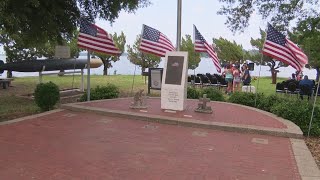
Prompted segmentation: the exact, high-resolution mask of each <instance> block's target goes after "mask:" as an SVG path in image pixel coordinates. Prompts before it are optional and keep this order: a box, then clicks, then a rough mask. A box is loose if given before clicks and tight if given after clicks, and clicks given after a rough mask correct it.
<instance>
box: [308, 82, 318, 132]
mask: <svg viewBox="0 0 320 180" xmlns="http://www.w3.org/2000/svg"><path fill="white" fill-rule="evenodd" d="M319 84H320V78H319V80H318V86H317V91H316V96H315V97H314V102H313V107H312V113H311V119H310V122H309V130H308V138H309V135H310V130H311V126H312V120H313V113H314V107H315V106H316V102H317V97H318V91H319Z"/></svg>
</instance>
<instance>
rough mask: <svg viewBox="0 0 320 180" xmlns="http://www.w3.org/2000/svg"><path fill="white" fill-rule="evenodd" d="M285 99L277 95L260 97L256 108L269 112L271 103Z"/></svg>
mask: <svg viewBox="0 0 320 180" xmlns="http://www.w3.org/2000/svg"><path fill="white" fill-rule="evenodd" d="M286 100H287V99H286V98H284V97H281V96H279V95H276V94H275V95H270V96H266V97H264V98H262V99H260V101H259V104H258V105H257V108H259V109H262V110H264V111H268V112H270V109H271V107H272V106H273V105H275V104H278V103H281V102H284V101H286Z"/></svg>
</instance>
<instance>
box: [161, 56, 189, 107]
mask: <svg viewBox="0 0 320 180" xmlns="http://www.w3.org/2000/svg"><path fill="white" fill-rule="evenodd" d="M187 73H188V52H168V53H167V54H166V58H165V62H164V70H163V76H162V85H161V109H168V110H175V111H183V110H184V109H185V106H186V102H185V101H186V99H187V77H188V74H187Z"/></svg>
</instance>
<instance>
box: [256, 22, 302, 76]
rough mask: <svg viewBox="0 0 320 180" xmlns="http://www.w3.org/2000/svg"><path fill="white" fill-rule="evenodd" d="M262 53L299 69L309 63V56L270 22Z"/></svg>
mask: <svg viewBox="0 0 320 180" xmlns="http://www.w3.org/2000/svg"><path fill="white" fill-rule="evenodd" d="M262 53H263V54H265V55H267V56H270V57H272V58H275V59H277V60H279V61H281V62H284V63H286V64H288V65H290V66H292V67H293V68H295V69H296V70H297V71H301V69H302V68H303V67H304V65H305V64H307V63H308V57H307V56H306V55H305V54H304V53H303V51H302V50H301V49H300V48H299V47H298V46H297V45H296V44H294V43H293V42H292V41H290V40H289V39H288V38H286V37H285V35H283V34H281V33H280V32H278V31H277V30H276V29H275V28H274V27H272V26H271V25H270V24H268V30H267V38H266V41H265V43H264V46H263V50H262Z"/></svg>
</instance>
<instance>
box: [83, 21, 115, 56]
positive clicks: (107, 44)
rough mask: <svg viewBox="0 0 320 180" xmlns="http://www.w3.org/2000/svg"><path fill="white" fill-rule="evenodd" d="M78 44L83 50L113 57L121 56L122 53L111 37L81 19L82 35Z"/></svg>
mask: <svg viewBox="0 0 320 180" xmlns="http://www.w3.org/2000/svg"><path fill="white" fill-rule="evenodd" d="M77 44H78V46H79V47H81V48H84V49H87V50H91V51H95V52H101V53H105V54H111V55H120V53H121V52H120V51H119V49H118V48H117V47H116V46H115V44H114V42H113V39H112V36H111V35H109V34H108V33H107V32H106V31H105V30H103V29H102V28H100V27H98V26H96V25H94V24H91V23H89V22H88V21H86V20H85V19H83V18H81V19H80V33H79V36H78V43H77Z"/></svg>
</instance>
